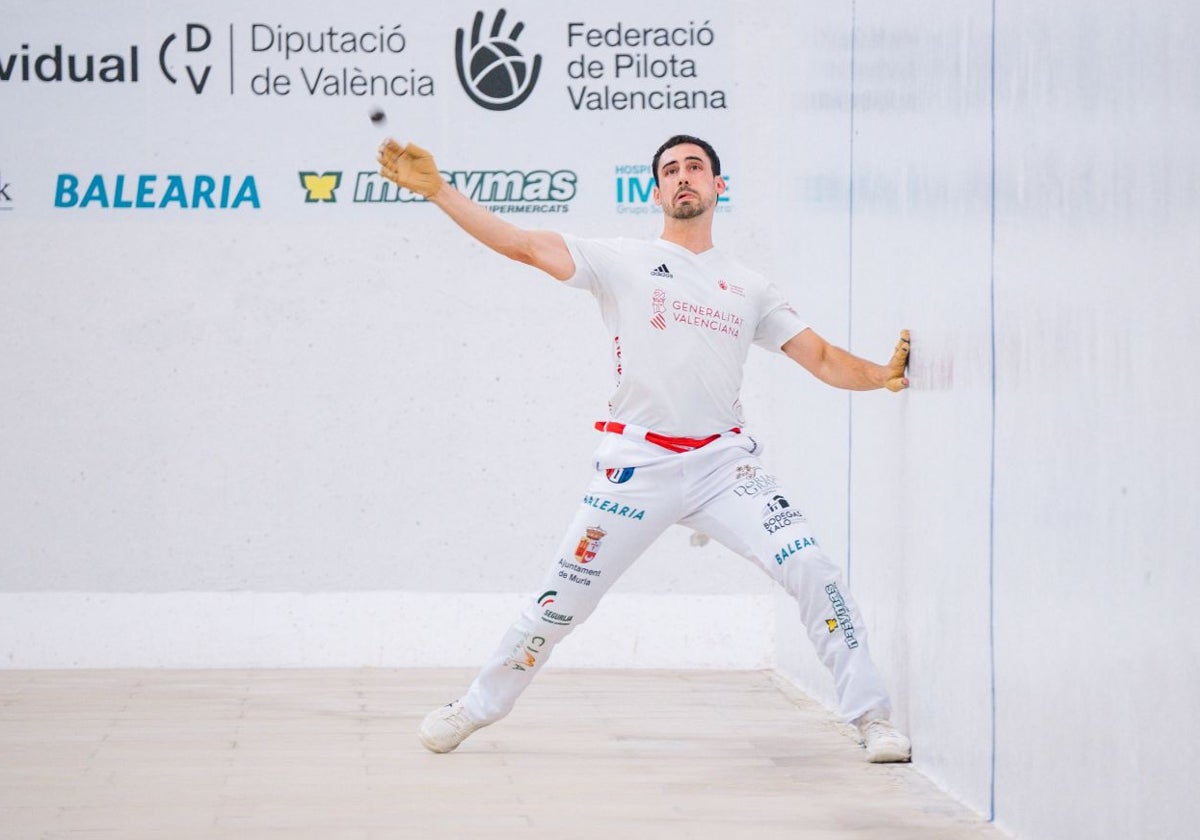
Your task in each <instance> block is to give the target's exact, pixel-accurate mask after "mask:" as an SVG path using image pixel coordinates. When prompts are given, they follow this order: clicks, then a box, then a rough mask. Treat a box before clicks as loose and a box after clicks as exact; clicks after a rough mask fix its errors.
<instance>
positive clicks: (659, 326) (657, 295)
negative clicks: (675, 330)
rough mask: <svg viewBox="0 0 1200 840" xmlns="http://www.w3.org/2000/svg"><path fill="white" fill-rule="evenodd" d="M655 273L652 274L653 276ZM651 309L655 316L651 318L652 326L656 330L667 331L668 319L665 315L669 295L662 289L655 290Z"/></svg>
mask: <svg viewBox="0 0 1200 840" xmlns="http://www.w3.org/2000/svg"><path fill="white" fill-rule="evenodd" d="M653 273H654V272H651V274H653ZM650 308H651V309H653V310H654V315H653V316H652V317H651V318H650V324H651V326H653V327H654V329H656V330H665V329H666V328H667V319H666V317H665V316H664V313H665V312H666V311H667V293H666V292H664V291H663V290H662V289H655V290H654V297H653V298H652V299H651V304H650Z"/></svg>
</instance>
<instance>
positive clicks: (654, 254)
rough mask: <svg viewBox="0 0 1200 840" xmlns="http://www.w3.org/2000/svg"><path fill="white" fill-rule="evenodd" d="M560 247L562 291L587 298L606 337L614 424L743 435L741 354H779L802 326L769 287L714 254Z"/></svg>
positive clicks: (572, 241) (619, 244) (668, 247)
mask: <svg viewBox="0 0 1200 840" xmlns="http://www.w3.org/2000/svg"><path fill="white" fill-rule="evenodd" d="M563 238H564V239H565V240H566V243H567V247H568V248H569V249H570V251H571V256H572V257H573V258H574V260H575V274H574V276H573V277H571V278H570V279H569V280H567V281H566V283H567V285H569V286H574V287H576V288H580V289H587V290H588V291H590V292H591V293H592V294H593V295H595V296H596V300H597V301H598V302H599V304H600V314H601V317H602V318H603V319H604V325H605V326H606V327H607V328H608V332H609V335H611V336H612V353H613V366H614V369H615V371H616V378H617V390H616V392H615V393H614V394H613V395H612V398H611V399H610V400H609V409H610V412H611V415H612V419H613V420H618V421H620V422H623V423H635V424H637V425H639V426H645V427H646V428H648V429H652V430H654V431H656V432H659V433H661V434H665V435H672V436H684V437H704V436H707V435H710V434H714V433H717V432H723V431H726V430H728V429H730V428H732V427H734V426H742V425H744V423H745V420H744V419H743V417H742V407H741V403H740V401H739V396H740V393H741V389H742V369H743V367H744V366H745V362H746V355H747V354H748V353H749V350H750V345H751V344H752V343H753V344H757V345H759V346H760V347H763V348H766V349H768V350H774V351H775V352H780V347H781V346H782V345H783V344H784V343H786V342H787V341H788V340H789V339H790V338H792V337H793V336H795V335H796V334H797V333H799V332H801V331H803V330H804V329H806V328H807V326H808V325H807V324H805V323H804V322H803V321H802V320H801V319H800V317H799V316H798V315H797V314H796V313H795V311H794V310H793V309H792V308H791V307H790V306H789V305H788V304H787V302H786V301H785V300H784V299H783V296H782V295H781V294H780V293H779V290H778V289H777V288H776V287H775V285H774V284H773V283H769V282H767V280H766V279H765V278H764V277H763V276H762V275H760V274H758V273H756V272H754V271H751V270H749V269H748V268H746V267H745V266H743V265H741V264H739V263H738V262H736V261H735V260H733V259H732V258H730V257H728V256H726V255H725V254H724V253H722V252H721V251H720V250H718V249H717V248H712V249H710V250H708V251H705V252H704V253H702V254H693V253H692V252H691V251H689V250H687V249H686V248H683V247H681V246H679V245H675V244H674V243H671V242H666V241H664V240H662V239H657V240H654V241H645V240H637V239H580V238H578V237H575V236H566V235H564V237H563Z"/></svg>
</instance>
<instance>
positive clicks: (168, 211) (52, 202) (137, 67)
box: [0, 0, 738, 223]
mask: <svg viewBox="0 0 1200 840" xmlns="http://www.w3.org/2000/svg"><path fill="white" fill-rule="evenodd" d="M4 5H5V10H4V21H5V25H4V27H3V30H2V31H0V107H2V108H3V111H4V113H5V115H6V117H5V121H6V130H5V131H4V132H3V137H2V139H0V179H2V185H3V191H2V192H0V204H2V206H3V210H4V211H6V212H9V213H15V214H20V215H21V216H24V217H27V218H59V219H63V220H68V219H69V220H71V221H72V222H73V223H74V222H78V221H79V220H82V219H94V218H98V217H104V218H123V219H127V220H130V221H137V220H146V219H147V218H148V217H149V218H157V217H176V218H178V217H188V216H192V217H212V216H213V215H222V214H224V215H234V216H236V217H238V218H242V219H248V218H262V217H269V218H293V217H300V218H311V217H312V216H313V214H314V213H323V214H325V217H324V218H337V217H338V216H349V215H350V214H354V213H360V214H361V213H382V212H396V211H399V212H402V213H405V214H406V215H407V216H410V217H412V218H414V219H417V218H420V217H421V215H422V214H421V209H420V208H419V207H417V205H420V204H422V203H423V199H421V197H420V196H414V195H412V194H409V193H407V192H406V191H404V190H396V189H395V188H393V187H392V185H390V184H388V183H386V182H384V181H383V179H381V178H380V177H379V176H378V175H377V174H376V172H375V166H374V152H375V148H376V146H377V145H378V143H379V142H380V141H381V140H382V139H383V138H384V137H386V136H394V137H396V138H397V139H399V140H400V141H401V142H408V141H413V142H417V143H419V144H420V145H422V146H425V147H427V148H429V149H430V150H431V151H433V152H434V153H435V156H436V157H437V159H438V161H439V165H440V166H441V167H442V169H443V171H444V174H445V176H446V178H447V180H448V181H450V182H451V183H452V184H454V185H455V186H456V187H457V188H458V189H459V190H461V191H462V192H464V193H466V194H467V195H469V196H471V197H472V198H474V199H476V200H478V201H481V202H484V203H485V204H487V205H488V206H489V207H491V208H492V209H493V210H495V211H496V212H501V213H512V214H523V215H527V216H542V215H547V214H556V215H561V214H569V213H580V212H583V213H585V214H595V215H596V216H598V217H601V218H604V217H613V216H619V215H628V214H632V215H638V214H643V213H646V212H649V211H651V210H654V208H653V205H652V202H651V197H650V193H651V187H652V179H651V176H650V173H649V159H650V156H651V155H652V153H653V151H654V149H655V148H657V146H658V144H659V143H661V142H662V140H663V139H665V138H666V137H667V136H669V135H671V134H674V133H681V132H686V133H693V134H698V135H700V136H704V137H706V139H709V140H710V141H711V142H713V143H714V145H716V147H717V148H718V149H719V150H726V149H727V142H728V141H729V140H730V139H732V136H733V134H732V132H731V130H730V126H731V125H732V124H733V121H734V120H735V119H737V109H738V94H737V91H736V89H735V86H734V80H733V66H732V65H733V60H732V56H733V53H734V50H733V47H734V40H735V22H734V19H733V15H732V12H731V8H732V7H731V6H730V5H729V4H724V3H717V2H711V0H710V2H700V3H689V4H682V3H668V4H655V5H652V6H648V5H646V4H641V3H633V2H617V3H608V4H604V5H602V6H597V5H595V4H592V3H584V2H567V3H556V4H552V5H549V4H533V3H516V4H512V3H510V4H505V5H492V6H487V5H480V4H478V3H477V2H471V3H466V2H447V3H441V4H437V5H436V6H433V5H419V4H407V5H403V4H402V5H395V4H392V5H380V4H378V3H368V2H362V0H349V2H344V3H339V4H332V5H331V4H328V3H316V2H296V3H286V4H282V3H266V2H264V3H251V4H245V3H232V2H214V3H193V4H187V3H169V4H145V3H132V2H115V3H106V4H104V5H103V7H96V6H92V5H87V4H82V3H71V2H49V3H41V4H30V3H20V4H18V3H5V4H4ZM101 8H102V12H101V11H98V10H99V9H101ZM722 153H723V154H727V152H725V151H722ZM729 180H730V182H731V184H730V186H731V190H730V192H729V194H728V196H727V197H726V198H725V201H724V202H723V205H722V209H724V210H728V209H729V208H730V207H732V199H733V196H734V195H736V188H734V187H733V185H734V183H735V182H736V178H734V177H730V178H729ZM335 214H336V215H335Z"/></svg>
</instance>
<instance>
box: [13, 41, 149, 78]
mask: <svg viewBox="0 0 1200 840" xmlns="http://www.w3.org/2000/svg"><path fill="white" fill-rule="evenodd" d="M137 80H138V48H137V47H136V46H134V45H130V46H128V47H122V48H121V51H120V52H111V53H107V54H105V55H97V54H96V53H82V54H79V53H75V52H69V51H66V50H64V48H63V45H62V44H55V45H54V46H53V47H52V48H51V49H49V50H48V51H46V52H41V53H36V54H34V53H32V52H30V46H29V44H22V45H21V50H20V52H15V53H9V54H8V55H0V82H10V81H17V82H47V83H50V82H82V83H88V82H102V83H106V84H114V83H122V82H137Z"/></svg>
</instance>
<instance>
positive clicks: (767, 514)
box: [762, 493, 804, 534]
mask: <svg viewBox="0 0 1200 840" xmlns="http://www.w3.org/2000/svg"><path fill="white" fill-rule="evenodd" d="M762 516H763V523H762V526H763V530H765V531H766V532H767V533H768V534H774V533H775V532H776V531H778V530H780V529H782V528H786V527H787V526H789V525H791V524H792V523H793V522H803V521H804V514H803V513H801V512H800V511H798V510H796V509H795V508H793V507H792V506H791V504H789V503H788V500H787V499H785V498H784V497H783V496H781V495H779V494H778V493H776V494H775V495H774V496H772V497H771V499H770V501H768V502H767V504H766V507H764V508H763V509H762Z"/></svg>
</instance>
